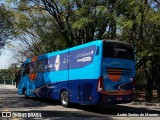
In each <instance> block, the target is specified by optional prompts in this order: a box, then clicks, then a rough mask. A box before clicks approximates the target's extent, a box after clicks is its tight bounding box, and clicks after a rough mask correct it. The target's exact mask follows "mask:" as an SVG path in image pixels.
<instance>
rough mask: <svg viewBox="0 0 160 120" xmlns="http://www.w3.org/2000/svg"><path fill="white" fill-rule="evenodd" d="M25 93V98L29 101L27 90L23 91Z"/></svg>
mask: <svg viewBox="0 0 160 120" xmlns="http://www.w3.org/2000/svg"><path fill="white" fill-rule="evenodd" d="M23 93H24V96H25V98H26V99H28V98H29V96H28V95H27V91H26V89H25V88H24V90H23Z"/></svg>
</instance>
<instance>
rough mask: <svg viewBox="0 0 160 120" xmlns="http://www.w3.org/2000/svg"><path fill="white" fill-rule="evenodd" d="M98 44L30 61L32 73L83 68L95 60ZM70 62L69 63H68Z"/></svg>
mask: <svg viewBox="0 0 160 120" xmlns="http://www.w3.org/2000/svg"><path fill="white" fill-rule="evenodd" d="M95 51H96V46H95V45H93V46H89V47H85V48H81V49H78V50H74V51H70V52H69V53H68V52H67V53H62V54H58V55H55V56H52V57H48V58H44V59H41V60H37V61H34V62H31V63H30V68H31V71H30V72H31V73H34V74H35V73H37V72H38V73H40V72H52V71H61V70H67V69H68V66H69V69H76V68H82V67H85V66H87V65H89V64H91V63H92V62H93V60H94V55H95ZM68 64H69V65H68Z"/></svg>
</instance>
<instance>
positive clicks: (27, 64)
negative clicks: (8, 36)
mask: <svg viewBox="0 0 160 120" xmlns="http://www.w3.org/2000/svg"><path fill="white" fill-rule="evenodd" d="M24 74H25V75H26V74H29V63H26V64H25V67H24Z"/></svg>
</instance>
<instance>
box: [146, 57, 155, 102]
mask: <svg viewBox="0 0 160 120" xmlns="http://www.w3.org/2000/svg"><path fill="white" fill-rule="evenodd" d="M147 61H148V59H147V57H145V62H144V73H145V76H146V79H147V86H146V96H145V101H146V102H151V100H152V97H153V93H152V89H153V79H152V74H151V69H150V68H147V66H146V63H147Z"/></svg>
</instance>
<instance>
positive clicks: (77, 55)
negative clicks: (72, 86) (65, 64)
mask: <svg viewBox="0 0 160 120" xmlns="http://www.w3.org/2000/svg"><path fill="white" fill-rule="evenodd" d="M95 51H96V46H95V45H93V46H89V47H85V48H81V49H78V50H74V51H71V52H70V62H69V69H75V68H82V67H85V66H87V65H89V64H91V63H92V62H93V60H94V55H95Z"/></svg>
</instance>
